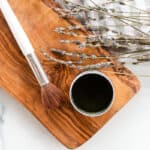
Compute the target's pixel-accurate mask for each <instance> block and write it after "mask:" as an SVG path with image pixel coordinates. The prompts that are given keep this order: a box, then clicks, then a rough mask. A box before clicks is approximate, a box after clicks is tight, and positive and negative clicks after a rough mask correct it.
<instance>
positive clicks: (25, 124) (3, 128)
mask: <svg viewBox="0 0 150 150" xmlns="http://www.w3.org/2000/svg"><path fill="white" fill-rule="evenodd" d="M149 65H150V64H147V65H140V66H137V67H136V66H130V68H131V69H132V70H133V71H134V72H135V73H136V74H148V73H149V74H150V67H149ZM140 80H141V84H142V89H141V91H140V92H139V93H138V94H137V95H136V96H135V97H134V98H133V99H132V100H131V101H130V102H129V103H128V104H127V105H126V106H125V107H124V108H123V109H121V111H119V112H118V113H117V114H116V115H115V116H114V117H113V118H112V119H111V120H110V121H109V122H108V123H107V124H106V125H105V126H104V127H103V129H102V130H101V131H99V132H98V133H97V134H96V135H95V136H94V137H93V138H92V139H90V140H89V141H88V142H87V143H85V144H84V145H82V146H81V147H79V148H78V150H100V149H102V150H133V149H136V150H141V149H143V150H150V78H143V77H140ZM0 103H1V104H3V105H4V106H5V114H4V122H3V123H1V124H0V138H1V140H0V150H20V149H21V150H35V149H36V150H67V149H66V148H65V147H64V146H63V145H61V144H60V143H59V142H58V141H57V140H56V139H55V138H54V137H53V136H52V135H51V134H50V133H49V132H48V131H47V129H45V128H44V127H43V126H42V125H41V124H40V123H39V122H38V121H37V120H36V119H35V118H34V117H33V116H32V114H30V113H29V112H28V110H26V109H25V108H24V107H23V106H22V105H21V104H19V103H18V102H16V101H15V99H13V98H12V97H10V96H9V95H7V93H6V92H4V91H3V90H2V89H0Z"/></svg>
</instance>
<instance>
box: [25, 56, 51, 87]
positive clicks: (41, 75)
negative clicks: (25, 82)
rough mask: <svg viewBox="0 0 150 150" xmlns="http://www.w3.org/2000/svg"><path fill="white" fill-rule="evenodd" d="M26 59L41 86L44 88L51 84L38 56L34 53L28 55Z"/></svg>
mask: <svg viewBox="0 0 150 150" xmlns="http://www.w3.org/2000/svg"><path fill="white" fill-rule="evenodd" d="M26 59H27V61H28V63H29V64H30V67H31V69H32V71H33V72H34V75H35V76H36V79H37V80H38V82H39V84H40V86H44V85H46V84H48V83H49V80H48V78H47V75H46V74H45V72H44V70H43V68H42V66H41V64H40V62H39V60H38V58H37V56H36V55H35V54H34V53H31V54H28V55H26Z"/></svg>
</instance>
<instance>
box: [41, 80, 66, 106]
mask: <svg viewBox="0 0 150 150" xmlns="http://www.w3.org/2000/svg"><path fill="white" fill-rule="evenodd" d="M41 96H42V102H43V104H44V106H45V107H46V108H47V109H55V108H58V107H59V106H60V105H61V104H62V103H63V102H65V100H66V97H65V95H64V94H63V92H62V91H61V90H60V89H59V88H57V87H56V86H55V85H54V84H52V83H49V84H47V85H45V86H43V87H42V88H41Z"/></svg>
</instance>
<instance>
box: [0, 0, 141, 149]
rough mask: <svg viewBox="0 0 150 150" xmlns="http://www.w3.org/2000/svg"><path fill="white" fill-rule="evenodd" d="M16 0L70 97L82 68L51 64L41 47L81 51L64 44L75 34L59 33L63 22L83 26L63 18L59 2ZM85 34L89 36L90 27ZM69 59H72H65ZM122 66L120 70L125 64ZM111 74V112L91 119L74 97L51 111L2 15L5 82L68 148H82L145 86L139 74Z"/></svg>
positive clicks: (0, 77) (1, 81) (0, 82)
mask: <svg viewBox="0 0 150 150" xmlns="http://www.w3.org/2000/svg"><path fill="white" fill-rule="evenodd" d="M10 3H11V5H12V8H13V9H14V11H15V13H16V15H17V17H18V18H19V20H20V22H21V24H22V25H23V27H24V30H25V32H26V33H27V34H28V37H29V39H30V40H31V42H32V44H33V46H34V48H35V50H36V54H37V55H38V57H39V59H40V61H41V63H42V65H43V67H44V69H45V71H46V73H47V74H48V76H49V77H50V78H51V80H52V82H53V83H54V84H56V85H57V86H58V87H59V88H61V89H62V90H63V91H64V93H65V95H66V96H68V91H69V87H70V84H71V82H72V80H73V79H74V78H75V76H76V75H77V74H78V73H79V71H78V70H76V69H70V68H68V67H66V66H64V65H60V64H58V63H54V62H48V61H47V60H46V59H45V58H44V57H43V55H42V54H41V53H40V49H44V50H47V52H48V53H49V54H50V55H53V54H52V53H51V52H50V51H49V49H50V48H60V49H65V50H68V51H72V52H73V51H81V50H80V49H79V48H78V47H77V46H76V45H73V44H70V45H62V44H60V43H59V40H60V39H62V38H63V39H68V38H72V37H69V36H64V35H58V34H57V33H55V32H54V29H55V28H56V27H58V26H67V25H70V24H78V22H77V21H75V20H74V19H72V20H69V21H68V20H65V19H62V18H60V17H59V16H58V14H57V13H56V12H54V11H53V9H52V8H51V7H54V6H55V3H54V2H53V1H48V0H47V4H48V5H49V7H48V6H47V5H45V4H44V3H43V2H42V1H40V0H10ZM79 33H80V34H88V33H87V32H86V31H85V30H83V31H80V32H79ZM82 51H84V52H87V53H88V54H91V53H95V54H103V55H109V54H108V53H107V52H106V51H105V50H103V49H102V48H100V49H88V48H85V49H83V50H82ZM53 56H55V55H53ZM55 57H58V56H55ZM64 59H68V58H67V57H65V58H64ZM95 63H96V61H95ZM114 63H116V62H114ZM116 65H117V64H116ZM117 66H119V68H120V65H119V64H118V65H117ZM117 69H118V67H113V68H109V69H103V70H101V71H106V70H109V71H115V70H117ZM121 69H122V71H124V72H125V73H131V72H130V71H129V70H128V69H126V68H124V67H122V66H121ZM105 74H106V75H108V77H109V78H110V79H111V80H112V82H113V84H114V87H115V102H114V104H113V106H112V108H111V109H110V111H109V112H107V113H106V114H104V115H102V116H100V117H95V118H90V117H85V116H83V115H81V114H79V113H78V112H76V111H75V110H74V109H73V108H72V106H71V104H70V102H69V98H68V100H67V103H66V104H65V105H63V106H61V108H59V109H57V110H51V111H49V112H48V113H46V111H45V109H44V107H43V105H42V104H41V99H40V88H39V86H38V83H37V81H36V79H35V78H34V76H33V74H32V71H31V70H30V68H29V66H28V64H27V62H26V60H25V58H24V57H23V56H22V54H21V52H20V50H19V48H18V46H17V44H16V42H15V40H14V38H13V36H12V35H11V33H10V31H9V29H8V26H7V24H6V22H5V20H4V19H3V16H2V14H0V86H1V87H2V88H4V89H5V90H6V91H8V92H9V93H10V94H11V95H12V96H14V97H15V98H16V99H17V100H18V101H19V102H21V103H22V104H23V105H24V106H25V107H26V108H27V109H28V110H29V111H30V112H31V113H33V115H34V116H35V117H36V118H37V119H38V120H39V121H40V122H41V123H42V124H43V125H44V126H45V127H46V128H47V129H48V130H49V131H50V132H51V133H52V134H53V135H54V136H55V137H56V138H57V139H58V140H59V141H60V142H62V143H63V144H64V145H65V146H67V147H68V148H76V147H78V146H80V145H81V144H83V143H85V142H86V141H87V140H88V139H89V138H90V137H91V136H93V135H94V134H95V133H96V132H97V131H98V130H99V129H101V128H102V127H103V125H104V124H105V123H106V122H107V121H108V120H109V119H110V118H111V117H112V116H113V115H114V114H115V113H116V112H118V111H119V110H120V109H121V107H123V106H124V105H125V104H126V103H127V102H128V101H129V99H130V98H132V97H133V96H134V95H135V93H136V92H137V91H138V90H139V88H140V85H139V81H138V80H137V78H136V77H135V76H134V75H133V76H121V75H115V74H110V73H105Z"/></svg>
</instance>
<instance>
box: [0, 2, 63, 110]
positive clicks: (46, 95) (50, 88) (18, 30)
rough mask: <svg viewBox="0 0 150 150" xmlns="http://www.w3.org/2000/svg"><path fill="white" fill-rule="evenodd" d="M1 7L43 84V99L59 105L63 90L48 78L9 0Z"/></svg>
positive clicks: (52, 106) (49, 106) (45, 103)
mask: <svg viewBox="0 0 150 150" xmlns="http://www.w3.org/2000/svg"><path fill="white" fill-rule="evenodd" d="M0 8H1V11H2V13H3V15H4V17H5V19H6V21H7V23H8V26H9V28H10V30H11V32H12V34H13V36H14V38H15V39H16V41H17V43H18V45H19V47H20V50H21V51H22V53H23V55H24V56H25V58H26V59H27V61H28V63H29V65H30V67H31V69H32V71H33V73H34V75H35V77H36V79H37V81H38V83H39V85H40V86H41V99H42V102H43V104H44V105H45V106H46V108H48V109H54V108H57V107H59V106H60V105H61V103H62V102H64V100H65V96H64V94H63V92H62V91H61V90H60V89H59V88H57V87H56V86H55V85H54V84H52V83H51V82H50V81H49V80H48V77H47V75H46V74H45V72H44V70H43V68H42V66H41V64H40V62H39V60H38V58H37V56H36V54H35V52H34V48H33V47H32V45H31V43H30V41H29V39H28V37H27V35H26V33H25V32H24V30H23V28H22V26H21V24H20V23H19V21H18V19H17V17H16V16H15V14H14V12H13V10H12V8H11V6H10V5H9V3H8V1H7V0H0Z"/></svg>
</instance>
